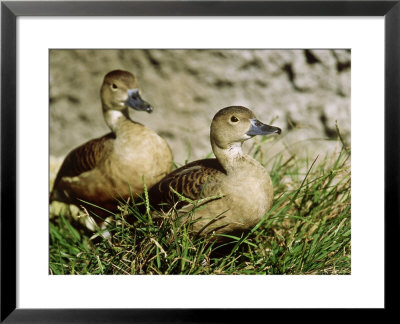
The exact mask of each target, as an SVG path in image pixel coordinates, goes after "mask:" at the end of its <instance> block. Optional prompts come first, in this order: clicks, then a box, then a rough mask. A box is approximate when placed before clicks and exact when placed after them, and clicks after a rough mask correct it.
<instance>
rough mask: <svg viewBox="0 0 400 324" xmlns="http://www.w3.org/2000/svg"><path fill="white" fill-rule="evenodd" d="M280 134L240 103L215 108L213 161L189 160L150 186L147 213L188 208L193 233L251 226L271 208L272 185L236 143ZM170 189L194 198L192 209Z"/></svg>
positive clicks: (212, 144) (212, 129)
mask: <svg viewBox="0 0 400 324" xmlns="http://www.w3.org/2000/svg"><path fill="white" fill-rule="evenodd" d="M280 133H281V129H280V128H278V127H274V126H269V125H265V124H263V123H261V122H260V121H258V120H257V119H256V118H255V116H254V114H253V112H252V111H251V110H249V109H247V108H245V107H240V106H233V107H227V108H224V109H221V110H220V111H219V112H218V113H217V114H216V115H215V117H214V119H213V120H212V123H211V129H210V139H211V146H212V149H213V152H214V154H215V157H216V159H205V160H199V161H195V162H192V163H189V164H187V165H185V166H183V167H181V168H179V169H177V170H175V171H173V172H172V173H170V174H169V175H167V176H166V177H165V178H164V179H162V180H161V181H160V182H158V183H157V184H156V185H154V186H153V187H152V188H151V189H150V191H149V200H150V204H151V205H152V206H153V208H155V209H156V212H154V213H153V215H155V216H157V215H158V216H159V215H160V213H159V211H161V210H163V211H166V210H168V209H169V208H171V206H174V205H175V207H176V208H177V209H178V212H179V213H180V214H181V213H184V212H188V211H192V210H193V215H194V216H193V220H194V221H193V224H192V229H193V232H194V233H195V234H207V233H211V232H215V233H222V234H224V233H241V232H244V231H247V230H249V229H251V228H252V227H253V226H254V225H256V224H257V223H258V222H259V221H260V220H261V219H262V218H263V217H264V215H265V214H266V213H267V212H268V210H269V209H270V208H271V206H272V199H273V188H272V182H271V179H270V176H269V174H268V172H267V171H266V170H265V168H264V167H263V166H262V165H261V164H260V163H259V162H258V161H256V160H255V159H253V158H252V157H250V156H249V155H247V154H244V153H243V151H242V144H243V142H244V141H246V140H248V139H250V138H252V137H253V136H256V135H265V134H280ZM174 191H176V192H178V193H179V194H181V195H182V196H184V197H186V198H189V199H190V200H192V201H197V207H194V206H195V205H196V203H195V204H191V203H188V202H185V200H183V201H182V197H181V199H179V197H178V196H177V195H176V194H175V193H174ZM189 214H190V213H189Z"/></svg>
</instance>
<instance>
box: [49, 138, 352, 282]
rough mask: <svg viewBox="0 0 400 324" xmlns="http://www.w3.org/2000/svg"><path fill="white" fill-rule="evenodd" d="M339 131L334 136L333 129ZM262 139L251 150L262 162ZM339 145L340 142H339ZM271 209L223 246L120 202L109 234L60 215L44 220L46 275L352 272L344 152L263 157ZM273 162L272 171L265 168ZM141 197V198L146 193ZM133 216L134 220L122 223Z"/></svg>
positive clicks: (347, 172)
mask: <svg viewBox="0 0 400 324" xmlns="http://www.w3.org/2000/svg"><path fill="white" fill-rule="evenodd" d="M339 136H340V134H339ZM266 141H267V140H266V138H261V139H260V140H259V141H258V142H256V143H255V144H254V145H253V147H252V148H251V154H252V155H253V156H254V157H255V158H257V159H258V160H259V161H264V156H266V155H267V154H266V153H265V149H266V148H267V147H268V145H265V144H266V143H265V142H266ZM339 143H340V142H339ZM264 162H266V163H268V165H269V167H268V168H269V170H270V175H271V179H272V181H273V184H274V188H275V200H274V205H273V208H272V209H271V210H270V212H269V213H268V214H267V215H265V217H264V219H263V220H262V221H260V222H259V223H258V224H257V225H256V226H255V227H254V228H253V229H252V230H251V231H250V232H249V233H246V234H244V235H242V236H241V237H235V236H230V237H229V241H228V242H227V243H224V244H216V243H215V242H214V241H213V240H212V238H204V237H192V236H190V235H189V227H190V222H187V221H185V220H183V219H182V218H181V219H179V218H177V217H176V213H175V211H172V212H171V213H170V215H168V217H165V218H162V219H161V220H158V221H155V220H152V219H151V217H149V215H150V214H149V213H148V212H146V213H145V214H141V213H139V211H138V209H137V207H136V206H134V205H132V204H122V205H121V210H122V211H121V213H120V214H118V215H116V222H113V223H112V224H111V225H110V227H109V228H108V231H109V232H110V234H111V235H112V238H111V239H107V238H104V237H103V236H102V235H101V233H97V235H94V236H95V238H93V237H92V238H91V237H89V236H88V235H87V234H85V232H84V231H83V230H82V229H76V228H74V227H73V226H72V225H71V223H70V222H69V221H68V220H67V219H66V218H64V217H62V216H60V217H58V218H56V219H55V220H54V221H52V222H51V224H50V251H49V252H50V255H49V258H50V260H49V267H50V269H49V271H50V273H51V274H292V275H294V274H350V272H351V217H350V215H351V193H350V188H351V175H350V151H349V149H348V148H344V145H342V149H341V150H340V152H338V153H337V154H332V155H330V156H324V157H321V156H318V157H315V158H313V159H299V158H297V157H296V156H294V155H289V156H287V155H286V157H285V155H284V154H279V155H276V156H274V157H272V158H271V159H269V160H268V161H264ZM270 166H272V169H271V167H270ZM143 200H144V202H143V203H146V199H145V197H144V199H143ZM128 214H129V215H131V217H133V218H134V225H132V224H131V222H130V223H128V222H127V221H126V220H125V216H126V215H128Z"/></svg>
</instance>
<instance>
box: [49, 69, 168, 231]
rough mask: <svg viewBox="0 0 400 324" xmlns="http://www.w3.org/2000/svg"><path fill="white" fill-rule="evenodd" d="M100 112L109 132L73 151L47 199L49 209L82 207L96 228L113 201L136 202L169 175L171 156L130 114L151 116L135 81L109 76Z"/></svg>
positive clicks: (114, 205) (119, 73) (128, 76)
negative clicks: (131, 111)
mask: <svg viewBox="0 0 400 324" xmlns="http://www.w3.org/2000/svg"><path fill="white" fill-rule="evenodd" d="M100 97H101V104H102V112H103V117H104V120H105V123H106V124H107V126H108V127H109V128H110V130H111V132H110V133H108V134H106V135H104V136H101V137H99V138H95V139H92V140H90V141H88V142H86V143H84V144H82V145H80V146H79V147H77V148H75V149H73V150H72V151H71V152H70V153H68V155H67V156H66V157H65V159H64V161H63V163H62V164H61V167H60V169H59V171H58V173H57V176H56V178H55V181H54V184H53V188H52V191H51V193H50V203H52V202H53V201H58V202H61V203H64V204H72V205H75V206H83V207H85V208H86V210H87V211H90V214H91V215H92V214H94V215H96V217H94V219H95V222H96V223H97V224H98V225H101V224H102V222H103V221H104V218H105V217H106V216H107V214H110V213H109V212H114V211H117V210H118V208H117V206H118V201H117V200H118V199H119V200H120V199H121V198H122V199H123V200H128V199H129V198H130V197H131V196H133V197H134V198H135V197H138V196H139V195H140V194H142V193H143V192H144V187H145V186H147V187H148V188H150V187H151V186H152V185H154V184H155V183H157V182H158V181H159V180H161V179H162V178H164V177H165V176H166V175H167V174H168V173H170V172H171V170H172V161H173V155H172V151H171V148H170V147H169V145H168V143H167V142H166V140H165V139H163V138H162V137H160V136H159V135H158V134H157V133H156V132H154V131H152V130H151V129H149V128H147V127H146V126H144V125H142V124H140V123H138V122H135V121H133V120H132V119H131V118H130V116H129V108H132V109H134V110H137V111H146V112H148V113H151V112H152V111H153V107H152V106H151V105H150V104H149V103H148V102H146V101H145V100H143V99H142V97H141V94H140V90H139V86H138V81H137V79H136V77H135V76H134V75H133V74H132V73H130V72H128V71H123V70H113V71H111V72H109V73H107V74H106V75H105V77H104V80H103V84H102V86H101V90H100ZM94 205H95V206H97V207H95V206H94Z"/></svg>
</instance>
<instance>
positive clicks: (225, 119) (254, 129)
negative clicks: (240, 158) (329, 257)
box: [210, 106, 281, 149]
mask: <svg viewBox="0 0 400 324" xmlns="http://www.w3.org/2000/svg"><path fill="white" fill-rule="evenodd" d="M280 133H281V129H280V128H278V127H275V126H270V125H266V124H264V123H262V122H260V121H259V120H258V119H257V118H256V117H255V115H254V113H253V112H252V111H251V110H250V109H248V108H246V107H241V106H231V107H226V108H223V109H221V110H220V111H218V112H217V114H216V115H215V116H214V118H213V120H212V123H211V129H210V137H211V140H212V142H214V144H215V145H217V146H218V147H219V148H221V149H229V148H230V147H232V146H241V145H242V143H243V142H244V141H246V140H248V139H250V138H252V137H253V136H256V135H268V134H280Z"/></svg>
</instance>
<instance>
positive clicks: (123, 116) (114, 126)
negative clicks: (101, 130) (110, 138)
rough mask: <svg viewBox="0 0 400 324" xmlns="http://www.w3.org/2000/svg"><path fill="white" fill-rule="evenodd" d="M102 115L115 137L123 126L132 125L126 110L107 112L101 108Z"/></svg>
mask: <svg viewBox="0 0 400 324" xmlns="http://www.w3.org/2000/svg"><path fill="white" fill-rule="evenodd" d="M103 114H104V120H105V121H106V124H107V125H108V127H109V128H110V129H111V131H112V132H113V133H114V134H115V135H118V133H120V132H121V130H122V129H123V128H124V125H125V124H127V123H129V124H131V123H132V120H131V119H130V118H129V112H128V109H127V108H126V109H123V110H108V109H104V108H103Z"/></svg>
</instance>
